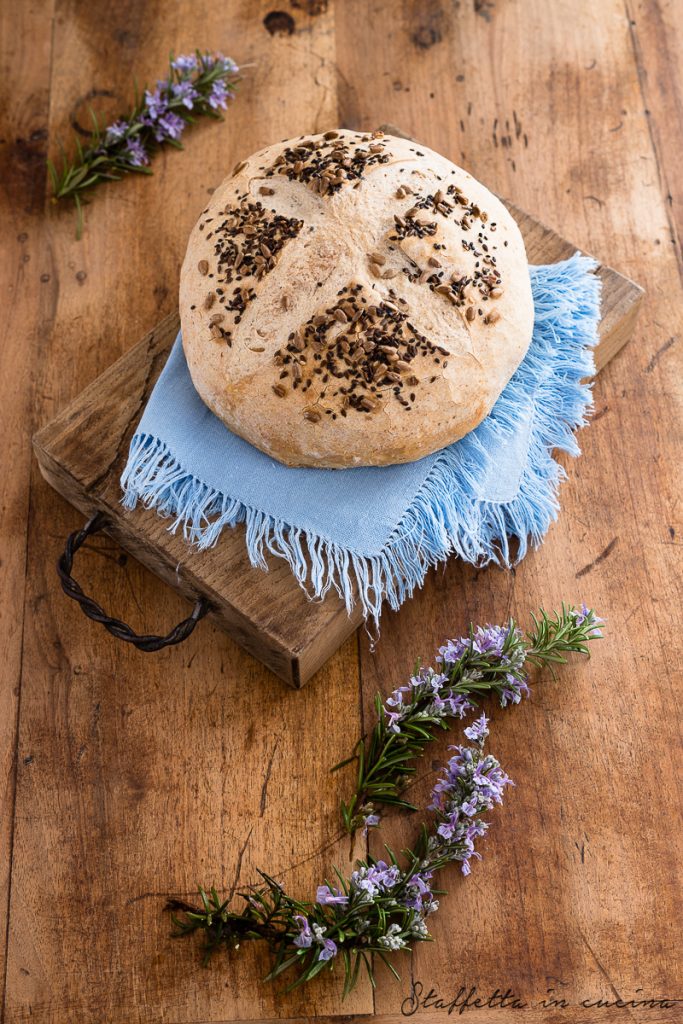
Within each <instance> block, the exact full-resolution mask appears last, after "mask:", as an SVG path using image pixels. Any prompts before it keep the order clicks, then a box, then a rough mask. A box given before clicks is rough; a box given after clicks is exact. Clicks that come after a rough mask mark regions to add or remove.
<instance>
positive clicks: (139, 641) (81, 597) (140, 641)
mask: <svg viewBox="0 0 683 1024" xmlns="http://www.w3.org/2000/svg"><path fill="white" fill-rule="evenodd" d="M105 524H106V516H105V515H104V513H102V512H97V513H96V514H95V515H94V516H93V517H92V518H91V519H89V520H88V522H87V523H86V524H85V526H84V527H83V528H82V529H80V530H74V532H73V533H71V534H69V536H68V537H67V539H66V544H65V547H64V551H63V553H62V555H61V556H60V558H59V560H58V562H57V573H58V575H59V579H60V581H61V584H62V590H63V591H64V593H65V594H66V596H67V597H70V598H72V599H73V600H74V601H78V603H79V604H80V606H81V610H82V611H83V614H84V615H87V616H88V618H89V619H93V620H94V621H95V622H101V623H102V625H103V626H104V628H105V629H107V630H108V631H109V632H110V633H111V634H112V636H115V637H117V638H118V639H119V640H125V641H126V643H129V644H133V646H134V647H137V649H138V650H139V651H147V652H150V651H160V650H162V648H164V647H172V646H173V645H174V644H179V643H182V641H183V640H187V638H188V636H189V635H190V633H191V632H192V630H193V629H194V627H195V626H196V625H197V623H198V622H199V620H200V619H203V618H204V616H205V615H206V613H207V612H208V611H209V603H208V601H206V600H205V599H204V598H203V597H200V598H198V600H197V602H196V604H195V606H194V608H193V609H192V614H191V615H190V616H188V618H187V619H183V621H182V622H179V623H178V625H177V626H174V628H173V629H172V630H171V632H170V633H167V635H166V636H154V635H148V636H144V635H140V634H139V633H136V632H135V631H134V630H133V629H132V628H131V627H130V626H128V625H127V624H126V623H125V622H122V621H121V620H120V619H114V618H112V616H111V615H107V613H106V612H105V611H104V609H103V608H102V607H101V606H100V605H99V604H98V603H97V601H95V600H94V599H93V598H92V597H88V595H87V594H84V593H83V590H82V589H81V587H80V585H79V584H78V583H77V582H76V580H75V579H74V578H73V576H72V575H71V570H72V568H73V561H74V555H75V554H76V552H77V551H78V549H79V548H80V547H81V546H82V545H83V544H84V543H85V541H86V540H87V538H88V537H91V536H92V535H93V534H95V533H98V532H99V530H102V529H103V528H104V526H105Z"/></svg>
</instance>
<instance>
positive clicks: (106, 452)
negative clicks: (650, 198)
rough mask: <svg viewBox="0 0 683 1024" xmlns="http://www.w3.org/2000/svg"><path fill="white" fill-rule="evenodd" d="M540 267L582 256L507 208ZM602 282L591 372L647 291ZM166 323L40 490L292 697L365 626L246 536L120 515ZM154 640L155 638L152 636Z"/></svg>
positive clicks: (134, 357) (103, 397)
mask: <svg viewBox="0 0 683 1024" xmlns="http://www.w3.org/2000/svg"><path fill="white" fill-rule="evenodd" d="M508 205H509V207H510V210H511V212H512V213H513V215H514V216H515V218H516V220H517V223H518V224H519V226H520V228H521V231H522V234H523V236H524V240H525V243H526V246H527V249H528V252H529V258H530V259H531V260H533V262H534V263H553V262H555V261H556V260H558V259H562V258H566V257H567V256H570V255H572V254H573V253H574V252H575V251H576V246H574V245H572V244H571V243H570V242H567V241H565V240H564V239H562V238H560V237H559V236H558V235H557V234H555V232H553V231H550V229H549V228H546V227H544V226H543V225H542V224H540V223H539V222H538V221H537V220H535V219H534V218H533V217H531V216H530V215H529V214H527V213H524V212H523V211H521V210H518V209H517V208H516V207H514V206H513V205H512V204H508ZM597 273H598V275H599V277H600V279H601V282H602V299H601V306H602V322H601V325H600V343H599V345H598V346H597V349H596V353H595V359H596V367H597V368H598V370H599V369H601V368H602V367H603V366H604V365H605V364H606V362H607V361H608V360H609V359H610V358H611V357H612V356H613V355H615V354H616V353H617V352H618V351H619V349H620V348H621V347H622V346H623V345H624V344H625V343H626V341H627V340H628V338H629V337H630V334H631V331H632V330H633V325H634V322H635V317H636V313H637V310H638V306H639V305H640V301H641V299H642V294H643V293H642V289H641V288H639V287H638V285H635V284H634V283H633V282H632V281H629V280H628V278H625V277H622V275H620V274H618V273H617V272H616V271H614V270H612V269H611V268H609V267H600V268H599V269H598V270H597ZM179 326H180V324H179V319H178V317H177V315H175V314H170V315H169V316H167V317H165V318H164V320H162V321H161V323H160V324H159V325H158V326H157V327H156V328H155V329H154V330H153V331H152V332H151V333H150V334H149V335H148V336H147V337H146V338H144V339H143V340H142V341H141V342H139V344H137V345H136V346H135V347H134V348H132V349H131V350H130V352H127V353H126V354H125V355H124V356H122V357H121V359H119V360H118V361H117V362H116V363H115V364H114V365H113V366H112V367H110V368H109V369H108V370H106V371H105V373H103V374H102V375H101V376H100V377H98V378H97V380H96V381H94V382H93V383H92V384H91V385H90V386H89V387H87V388H86V389H85V391H84V392H83V393H82V394H81V395H79V396H78V398H76V399H75V401H74V402H72V403H71V404H70V405H69V406H68V407H67V408H66V409H65V410H64V411H63V412H62V413H60V414H59V415H58V416H57V417H56V419H55V420H53V421H52V422H51V423H49V424H47V426H45V427H44V428H43V429H42V430H41V431H40V432H39V434H38V435H37V436H36V438H35V439H34V448H35V452H36V455H37V457H38V461H39V463H40V467H41V471H42V473H43V476H44V477H45V479H46V480H47V481H48V482H49V483H50V484H51V485H52V486H53V487H55V489H56V490H58V491H59V493H60V494H62V495H63V496H64V497H65V498H66V499H67V500H68V501H70V502H71V503H72V504H74V505H76V507H77V508H80V509H81V510H82V511H83V512H84V513H85V515H86V516H88V517H89V516H90V515H92V514H93V512H94V511H100V512H104V513H105V514H106V516H107V519H108V522H109V523H110V524H111V526H110V528H109V529H108V531H107V532H108V533H109V534H110V535H111V536H114V537H115V538H116V539H117V540H118V541H119V542H120V543H121V544H122V545H123V547H124V548H125V549H126V551H128V552H129V553H130V554H132V555H134V556H135V557H136V558H138V559H139V560H140V561H141V562H142V563H143V564H144V565H146V566H147V567H148V568H149V569H152V571H153V572H156V573H157V574H158V575H159V576H161V578H162V579H164V580H165V581H166V582H167V583H169V584H170V585H171V586H174V587H176V588H177V589H179V590H180V591H181V593H183V594H184V595H185V596H186V597H189V598H190V599H191V600H195V599H196V597H197V596H201V597H204V598H205V599H206V600H207V601H209V602H210V604H211V606H212V608H213V612H212V616H213V618H214V621H215V622H217V624H218V625H220V626H221V627H222V628H223V629H225V631H226V632H227V633H228V634H229V635H230V636H232V637H233V638H234V639H235V640H237V642H238V643H239V644H240V645H241V646H242V647H244V648H245V650H247V651H249V652H250V653H251V654H253V655H254V656H255V657H257V658H258V659H259V661H261V662H263V664H264V665H266V666H267V667H268V668H270V669H271V670H272V671H273V672H275V673H276V675H279V676H280V677H281V678H282V679H284V680H285V681H286V682H288V683H289V684H290V685H291V686H295V687H299V686H302V685H303V684H304V683H306V682H308V680H309V679H310V678H311V677H312V676H313V675H314V673H315V672H317V670H318V669H319V668H320V667H321V666H322V665H323V664H324V663H325V662H326V661H327V659H328V658H329V657H331V655H332V654H334V652H335V651H336V650H337V649H338V648H339V647H340V646H341V645H342V644H343V642H344V641H345V640H346V639H347V637H348V636H350V635H351V634H352V633H353V632H354V630H355V629H356V628H357V626H358V625H359V623H360V622H361V619H362V616H361V611H360V609H359V608H358V606H356V607H355V608H354V609H353V612H352V614H351V615H348V614H347V612H346V608H345V606H344V603H343V602H342V601H341V600H340V598H339V597H338V596H337V595H336V594H335V593H333V594H331V595H329V596H328V598H326V599H325V600H324V601H320V602H314V603H313V602H310V601H309V600H308V599H307V597H306V595H305V593H304V592H303V591H302V589H301V587H300V586H299V584H298V583H297V581H296V579H295V578H294V576H293V575H292V573H291V571H290V569H289V567H288V565H287V564H286V562H284V561H283V560H282V559H277V558H274V557H273V558H270V559H269V570H268V573H267V574H264V573H263V572H262V571H261V570H259V569H254V568H252V566H251V565H250V564H249V561H248V558H247V555H246V544H245V540H244V527H242V526H240V527H237V528H236V529H235V530H226V531H225V532H224V534H223V536H222V538H221V541H220V543H219V544H218V546H217V547H215V548H212V549H211V550H210V551H207V552H202V553H201V554H200V553H198V552H196V551H195V550H193V549H192V548H189V547H188V545H187V544H186V543H185V541H184V540H183V538H182V536H173V535H171V534H169V532H168V528H167V523H165V522H163V521H161V520H160V519H159V517H158V516H157V515H155V514H154V512H152V511H148V510H145V509H141V508H138V509H134V510H132V511H126V510H125V509H123V508H122V507H121V486H120V483H119V481H120V478H121V473H122V471H123V468H124V466H125V463H126V459H127V456H128V449H129V445H130V441H131V438H132V436H133V434H134V432H135V429H136V427H137V424H138V421H139V418H140V414H141V411H142V409H143V408H144V406H145V405H146V403H147V400H148V398H149V395H150V393H151V390H152V388H153V387H154V384H155V383H156V380H157V378H158V376H159V373H160V372H161V369H162V367H163V365H164V362H165V360H166V357H167V355H168V353H169V351H170V347H171V345H172V344H173V341H174V340H175V337H176V335H177V333H178V329H179ZM148 628H150V627H148Z"/></svg>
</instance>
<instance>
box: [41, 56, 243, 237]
mask: <svg viewBox="0 0 683 1024" xmlns="http://www.w3.org/2000/svg"><path fill="white" fill-rule="evenodd" d="M238 70H239V69H238V67H237V65H236V64H235V62H234V61H232V60H231V59H230V58H229V57H224V56H223V55H222V54H209V53H201V52H200V51H199V50H197V51H196V52H195V53H194V54H190V55H187V56H181V57H176V58H174V57H173V55H171V58H170V65H169V73H168V77H167V78H166V79H165V80H164V81H159V82H157V85H156V89H155V90H154V92H150V91H149V90H148V89H145V90H144V94H143V95H142V96H139V95H138V90H137V87H136V89H135V93H136V95H135V102H134V105H133V108H132V109H131V110H130V111H129V112H128V114H127V115H126V116H125V117H122V118H119V120H117V121H115V122H114V123H113V124H111V125H109V126H108V127H106V128H102V127H101V125H100V123H99V120H98V118H97V116H96V114H95V112H94V111H93V110H92V108H90V117H91V120H92V123H93V130H92V134H91V141H90V143H89V144H88V145H87V146H86V147H84V146H83V145H82V144H81V141H80V139H79V138H78V137H77V136H76V137H75V145H76V158H75V159H73V160H69V159H68V158H67V156H66V153H65V152H64V148H63V147H62V146H61V145H60V150H61V155H62V159H61V167H60V169H59V170H58V169H57V167H56V166H55V164H54V163H53V162H52V161H51V160H48V161H47V167H48V172H49V174H50V179H51V182H52V202H53V203H58V202H60V201H62V200H65V199H68V200H72V201H73V202H74V204H75V206H76V212H77V229H76V235H77V237H78V238H80V237H81V234H82V231H83V204H84V203H85V202H86V201H87V200H86V198H85V194H86V193H87V192H88V191H89V190H90V189H92V188H94V187H95V186H96V185H99V184H101V183H102V182H105V181H119V180H120V179H121V178H122V177H123V175H124V174H129V173H136V174H151V173H152V171H151V170H150V168H149V166H148V165H149V162H150V157H151V155H152V154H153V153H154V152H155V151H156V150H158V149H159V148H160V147H161V146H163V145H170V146H175V147H176V148H177V149H182V148H183V147H182V144H181V142H180V136H181V135H182V133H183V131H184V130H185V128H186V127H187V125H188V124H192V123H194V121H195V120H196V118H197V117H199V116H204V115H205V116H208V117H213V118H217V119H219V120H220V119H221V115H220V113H219V109H220V108H222V109H225V107H226V103H227V100H228V99H230V98H232V96H233V95H234V90H235V86H236V84H237V82H238V81H239V79H237V78H236V77H235V75H236V74H237V72H238Z"/></svg>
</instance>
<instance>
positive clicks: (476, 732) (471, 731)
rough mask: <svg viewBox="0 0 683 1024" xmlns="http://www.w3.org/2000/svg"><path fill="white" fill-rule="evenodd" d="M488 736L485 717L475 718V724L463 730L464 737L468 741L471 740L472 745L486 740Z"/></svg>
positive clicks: (487, 725) (487, 721)
mask: <svg viewBox="0 0 683 1024" xmlns="http://www.w3.org/2000/svg"><path fill="white" fill-rule="evenodd" d="M488 734H489V720H488V718H487V717H486V715H481V717H480V718H477V720H476V722H473V723H472V725H470V726H468V727H467V729H465V736H467V739H468V740H472V742H473V743H479V741H480V740H484V739H486V737H487V736H488Z"/></svg>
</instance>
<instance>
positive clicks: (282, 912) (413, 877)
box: [168, 715, 511, 995]
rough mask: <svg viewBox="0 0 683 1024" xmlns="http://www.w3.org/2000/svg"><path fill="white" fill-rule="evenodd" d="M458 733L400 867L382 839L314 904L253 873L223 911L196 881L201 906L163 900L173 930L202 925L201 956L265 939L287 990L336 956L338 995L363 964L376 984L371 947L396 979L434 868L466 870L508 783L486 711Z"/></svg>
mask: <svg viewBox="0 0 683 1024" xmlns="http://www.w3.org/2000/svg"><path fill="white" fill-rule="evenodd" d="M465 734H466V735H467V737H468V738H469V739H470V740H472V741H473V742H474V744H475V745H474V746H471V747H463V746H459V747H456V748H455V750H456V753H455V754H454V755H453V756H452V757H451V758H450V760H449V761H448V764H447V766H446V768H445V770H444V773H443V775H442V777H441V778H440V779H439V781H438V782H437V784H436V786H435V787H434V790H433V793H432V804H431V805H430V806H431V808H432V809H433V810H434V812H435V813H434V818H433V821H432V823H431V827H430V828H429V829H428V828H427V827H426V826H424V825H423V826H422V830H421V832H420V835H419V838H418V840H417V842H416V844H415V846H414V848H413V849H411V850H404V851H403V855H404V859H405V864H404V866H401V865H400V864H399V861H398V859H397V858H396V857H395V856H394V854H393V853H392V851H391V850H389V848H388V847H387V856H388V862H387V861H384V860H375V859H374V858H372V857H369V858H368V859H367V860H359V861H356V870H355V871H354V872H353V873H352V874H351V877H350V878H349V879H348V880H347V879H345V878H344V877H343V876H342V875H341V874H340V873H339V872H338V871H336V881H337V882H338V885H330V884H329V882H325V884H324V885H320V886H318V891H317V894H316V900H315V902H313V903H307V902H301V901H299V900H295V899H293V898H292V897H291V896H289V895H288V894H287V893H286V892H285V890H284V889H283V888H282V886H281V885H280V884H279V882H277V881H275V879H273V878H271V877H270V876H268V875H266V874H264V873H263V872H260V874H261V878H262V879H263V884H262V885H261V886H256V887H252V888H250V889H248V890H246V891H244V892H242V893H240V894H239V895H240V897H241V898H242V899H243V900H244V902H245V906H244V908H243V909H242V910H241V911H240V912H235V911H231V910H229V909H228V900H223V901H221V899H220V897H219V896H218V893H217V892H216V890H215V889H211V890H210V892H209V893H206V892H205V891H204V890H203V889H200V897H201V902H202V905H201V907H192V906H190V905H189V904H187V903H185V902H182V901H179V900H172V901H170V902H169V904H168V908H169V909H171V910H173V911H181V912H182V914H183V917H182V918H179V917H178V916H177V915H176V914H174V916H173V921H174V924H175V925H176V928H177V932H176V934H177V935H178V936H186V935H191V934H193V933H194V932H201V933H202V934H203V935H204V938H205V946H204V961H205V963H206V962H207V961H208V960H209V958H210V957H211V955H212V954H213V953H215V952H216V951H217V950H218V949H220V948H222V947H224V948H234V949H237V948H239V946H240V944H241V943H242V942H243V941H246V940H249V939H261V940H265V941H266V942H267V943H268V944H269V946H270V947H271V949H272V951H273V953H274V957H275V959H274V964H273V967H272V969H271V971H270V973H269V974H268V975H267V978H266V980H272V979H274V978H277V977H278V976H279V975H281V974H283V973H284V972H286V971H290V970H293V971H294V972H295V973H296V977H295V979H294V980H293V982H292V983H291V984H290V986H289V988H290V989H292V988H296V987H297V986H299V985H302V984H304V983H305V982H307V981H311V980H312V979H313V978H315V976H316V975H317V974H319V973H320V972H321V971H323V970H325V968H329V967H332V966H333V963H334V962H335V961H336V959H337V958H340V960H341V962H342V963H343V968H344V993H343V994H344V995H347V994H348V993H349V992H350V991H351V990H352V989H353V988H354V986H355V984H356V982H357V980H358V977H359V974H360V971H361V969H362V968H364V969H365V970H366V972H367V974H368V976H369V978H370V981H371V982H372V984H373V985H374V983H375V979H374V971H373V960H372V958H373V956H376V957H379V959H380V960H382V961H383V962H384V963H385V964H386V965H387V967H388V968H389V970H390V971H391V972H392V973H393V974H394V975H395V976H396V977H397V978H398V977H399V975H398V973H397V971H396V969H395V968H394V966H393V964H392V963H391V961H390V960H389V954H390V953H392V952H396V951H398V950H406V949H410V946H411V943H413V942H425V941H430V940H431V936H430V935H429V931H428V929H427V924H426V919H427V918H428V917H429V915H430V914H432V913H433V912H434V911H435V910H437V909H438V906H439V903H438V900H436V899H435V893H436V890H434V889H433V887H432V879H433V877H434V874H435V872H437V871H438V870H440V869H441V868H443V867H445V865H446V864H449V863H451V862H452V861H459V862H461V864H462V870H463V873H464V874H469V871H470V867H469V861H470V859H471V857H473V856H475V857H477V856H479V854H477V853H476V851H475V849H474V841H475V839H477V838H478V837H480V836H483V835H484V834H485V832H486V831H487V829H488V825H487V823H486V822H485V821H482V820H481V818H480V815H481V814H482V813H484V812H485V811H488V810H490V809H491V808H492V807H493V806H494V804H496V803H502V798H503V791H504V789H505V787H506V786H508V785H510V784H511V780H510V779H509V778H508V777H507V775H506V774H505V772H503V771H502V769H501V767H500V765H499V763H498V761H497V760H496V759H495V758H494V757H493V756H492V755H490V754H485V753H484V742H485V740H486V737H487V736H488V722H487V720H486V718H485V716H484V715H482V716H481V718H480V719H478V721H477V722H475V723H474V725H473V726H471V727H470V728H469V729H466V730H465Z"/></svg>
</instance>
